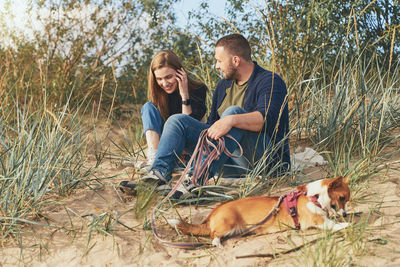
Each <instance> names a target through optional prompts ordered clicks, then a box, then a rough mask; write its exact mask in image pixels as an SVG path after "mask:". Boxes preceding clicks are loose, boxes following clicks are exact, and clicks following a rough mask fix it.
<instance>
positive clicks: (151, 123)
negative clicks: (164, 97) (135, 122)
mask: <svg viewBox="0 0 400 267" xmlns="http://www.w3.org/2000/svg"><path fill="white" fill-rule="evenodd" d="M141 115H142V123H143V132H144V133H146V132H147V131H148V130H153V131H155V132H157V133H158V135H159V136H161V133H162V131H163V127H164V121H163V119H162V117H161V113H160V111H159V110H158V108H157V107H156V106H155V105H154V104H153V103H151V102H147V103H145V104H144V105H143V107H142V109H141Z"/></svg>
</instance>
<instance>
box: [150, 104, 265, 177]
mask: <svg viewBox="0 0 400 267" xmlns="http://www.w3.org/2000/svg"><path fill="white" fill-rule="evenodd" d="M243 113H247V112H246V111H245V110H244V109H242V108H240V107H237V106H231V107H229V108H227V109H226V110H225V111H224V112H223V113H222V115H221V117H225V116H228V115H233V114H243ZM209 127H210V125H208V124H205V123H203V122H200V121H198V120H196V119H193V118H192V117H190V116H188V115H185V114H175V115H172V116H171V117H169V118H168V120H167V122H166V123H165V125H164V130H163V134H162V136H161V139H160V143H159V145H158V151H157V156H156V159H155V161H154V163H153V166H152V169H153V170H158V171H159V172H160V173H161V174H162V175H163V176H164V177H166V179H171V176H170V174H171V172H172V170H173V168H174V166H175V164H176V159H177V156H176V155H181V154H182V151H183V150H185V151H187V152H190V153H191V152H193V150H194V149H195V147H196V144H197V141H198V139H199V136H200V133H201V131H203V130H204V129H207V128H209ZM228 134H230V135H231V136H232V137H233V138H235V139H236V140H237V141H238V142H239V143H240V145H241V146H242V148H243V157H244V158H246V161H244V160H243V158H241V159H240V160H239V161H238V160H235V159H230V161H229V164H232V163H233V164H235V165H237V164H240V163H239V162H242V163H241V164H240V165H243V162H248V160H249V159H252V160H250V164H252V163H253V162H254V161H257V160H258V159H260V158H261V157H262V156H263V154H264V152H265V150H266V149H268V146H269V145H270V138H269V137H268V136H267V134H264V133H263V132H262V133H261V134H260V133H258V132H252V131H247V130H242V129H238V128H232V129H231V130H230V131H229V133H228ZM225 147H226V148H227V149H228V151H230V152H233V151H235V150H236V148H237V144H236V142H235V141H233V140H231V139H230V138H225ZM227 160H228V156H227V155H226V154H222V155H221V156H220V158H219V160H216V161H214V162H213V163H212V164H211V166H210V172H209V177H212V176H214V175H215V174H216V173H217V172H219V171H220V170H221V169H222V166H223V165H224V163H226V162H227ZM242 167H244V168H248V166H242ZM209 177H208V178H209Z"/></svg>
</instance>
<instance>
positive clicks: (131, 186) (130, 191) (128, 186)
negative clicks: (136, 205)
mask: <svg viewBox="0 0 400 267" xmlns="http://www.w3.org/2000/svg"><path fill="white" fill-rule="evenodd" d="M136 186H137V184H135V183H133V182H131V181H122V182H121V183H120V184H119V189H120V190H121V192H122V193H124V194H127V195H131V196H136V193H137V190H136Z"/></svg>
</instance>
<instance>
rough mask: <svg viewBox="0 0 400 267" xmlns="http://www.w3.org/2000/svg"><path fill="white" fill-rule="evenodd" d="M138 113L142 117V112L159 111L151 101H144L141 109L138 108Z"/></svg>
mask: <svg viewBox="0 0 400 267" xmlns="http://www.w3.org/2000/svg"><path fill="white" fill-rule="evenodd" d="M140 113H141V115H142V117H143V115H144V114H148V113H160V111H159V110H158V108H157V107H156V106H155V105H154V104H153V103H151V102H146V103H144V104H143V106H142V109H141V110H140Z"/></svg>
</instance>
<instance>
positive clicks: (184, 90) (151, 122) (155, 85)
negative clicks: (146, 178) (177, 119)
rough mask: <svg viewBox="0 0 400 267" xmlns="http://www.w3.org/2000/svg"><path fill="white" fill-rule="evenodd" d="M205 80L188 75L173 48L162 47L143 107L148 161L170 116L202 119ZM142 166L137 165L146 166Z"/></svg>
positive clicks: (152, 159)
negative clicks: (171, 49) (163, 48)
mask: <svg viewBox="0 0 400 267" xmlns="http://www.w3.org/2000/svg"><path fill="white" fill-rule="evenodd" d="M206 93H207V87H206V86H205V84H204V83H202V82H199V81H195V80H193V79H191V78H189V77H188V76H187V74H186V72H185V70H184V69H183V66H182V64H181V62H180V61H179V59H178V57H177V56H176V55H175V53H174V52H172V51H170V50H162V51H160V52H158V53H157V54H156V55H155V56H154V58H153V60H152V61H151V65H150V70H149V77H148V98H149V102H147V103H145V104H144V105H143V107H142V110H141V115H142V122H143V131H144V133H145V136H146V142H147V146H148V149H147V163H145V165H147V166H150V167H151V165H152V164H153V161H154V159H155V157H156V153H157V148H158V143H159V141H160V136H161V134H162V130H163V126H164V123H165V121H166V120H167V119H168V117H169V116H171V115H173V114H177V113H183V114H187V115H190V116H191V117H193V118H195V119H197V120H201V119H202V118H203V117H204V115H205V113H206V105H205V98H206ZM141 165H142V166H138V167H143V164H141Z"/></svg>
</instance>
